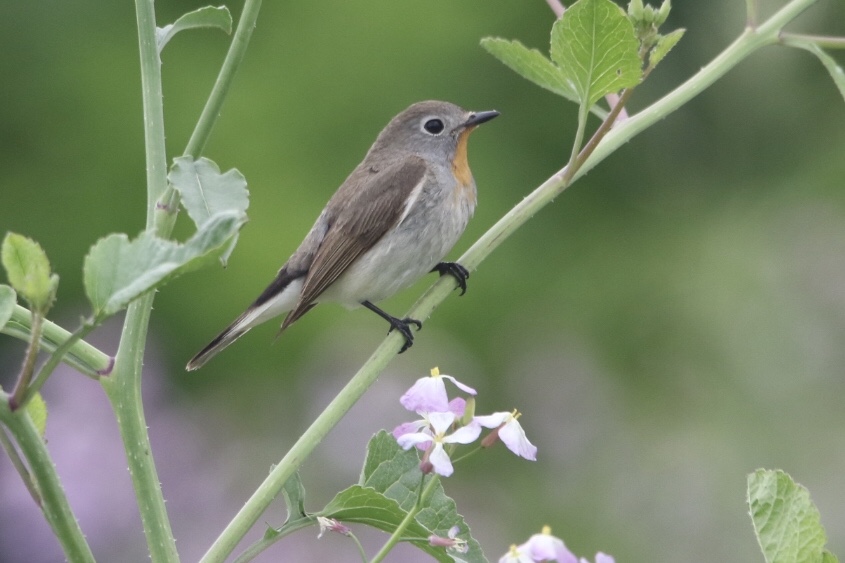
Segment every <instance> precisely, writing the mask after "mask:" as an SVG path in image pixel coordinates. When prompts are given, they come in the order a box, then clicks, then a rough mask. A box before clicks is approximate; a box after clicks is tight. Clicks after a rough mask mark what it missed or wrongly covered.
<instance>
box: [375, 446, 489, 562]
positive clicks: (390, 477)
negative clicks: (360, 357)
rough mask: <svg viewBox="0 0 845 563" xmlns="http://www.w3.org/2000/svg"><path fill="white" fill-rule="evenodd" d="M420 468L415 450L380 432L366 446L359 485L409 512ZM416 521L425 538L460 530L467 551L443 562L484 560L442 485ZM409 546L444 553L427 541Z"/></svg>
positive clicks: (414, 495)
mask: <svg viewBox="0 0 845 563" xmlns="http://www.w3.org/2000/svg"><path fill="white" fill-rule="evenodd" d="M419 465H420V459H419V457H418V455H417V454H416V450H410V451H404V450H402V448H400V447H399V445H398V444H397V443H396V439H395V438H394V437H393V436H391V435H390V434H389V433H387V432H385V431H381V432H379V433H378V434H376V435H375V436H373V438H372V439H371V440H370V443H369V444H368V446H367V459H366V460H365V462H364V467H363V469H362V471H361V478H360V481H359V483H360V485H361V486H363V487H372V488H373V489H375V490H376V491H377V492H379V493H381V494H383V495H384V496H385V497H387V498H389V499H393V500H395V501H396V502H398V503H399V507H400V508H401V509H402V510H403V511H408V510H410V509H411V508H412V507H413V506H414V503H416V501H417V490H418V488H419V484H420V477H421V473H420V469H419ZM417 522H418V523H419V524H421V525H422V526H424V527H425V528H426V529H427V530H429V534H428V535H430V534H434V535H437V536H441V537H446V536H447V535H448V533H449V529H450V528H451V527H452V526H457V527H458V528H459V530H460V532H459V534H458V537H460V538H463V539H466V540H467V542H468V547H469V551H467V553H462V554H456V553H453V552H451V551H449V552H447V553H446V555H447V556H448V557H449V558H448V559H445V561H450V560H452V561H478V562H483V561H487V560H486V559H485V558H484V554H483V553H482V551H481V546H480V545H479V544H478V542H477V541H476V540H475V539H474V538H472V537H471V536H470V535H469V533H470V530H469V526H467V523H466V521H465V520H464V518H463V516H461V515H459V514H458V511H457V507H456V505H455V501H454V500H452V499H451V498H449V497H448V496H446V493H445V491H444V490H443V485H442V484H440V483H438V484H437V486H436V488H435V490H434V492H433V494H432V495H431V497H430V498H429V500H428V503H427V504H426V505H425V506H424V507H423V509H422V510H421V511H420V512H419V514H417ZM423 537H427V536H423ZM412 543H414V545H416V546H417V547H419V548H420V549H423V550H425V551H427V552H428V553H435V552H436V553H440V554H442V553H443V548H432V546H430V545H428V542H426V541H423V542H412ZM432 549H434V551H431V550H432Z"/></svg>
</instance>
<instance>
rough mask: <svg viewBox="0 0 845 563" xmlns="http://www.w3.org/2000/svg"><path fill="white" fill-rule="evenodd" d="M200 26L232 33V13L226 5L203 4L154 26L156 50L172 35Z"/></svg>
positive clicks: (162, 47) (162, 46)
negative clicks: (203, 5) (166, 22)
mask: <svg viewBox="0 0 845 563" xmlns="http://www.w3.org/2000/svg"><path fill="white" fill-rule="evenodd" d="M201 27H216V28H218V29H222V30H223V31H225V32H226V34H227V35H231V34H232V14H230V13H229V9H228V8H227V7H226V6H218V7H216V8H215V7H214V6H205V7H204V8H199V9H198V10H194V11H193V12H188V13H187V14H184V15H183V16H181V17H180V18H179V19H177V20H176V21H175V22H173V23H171V24H167V25H165V26H164V27H157V28H156V45H157V46H158V52H159V53H161V50H162V49H164V46H165V45H167V42H168V41H170V40H171V39H172V38H173V36H174V35H176V34H177V33H179V32H180V31H184V30H186V29H197V28H201Z"/></svg>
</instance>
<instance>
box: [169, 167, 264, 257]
mask: <svg viewBox="0 0 845 563" xmlns="http://www.w3.org/2000/svg"><path fill="white" fill-rule="evenodd" d="M167 179H168V181H169V182H170V184H171V185H172V186H173V187H174V188H175V189H176V191H178V192H179V195H180V196H181V197H182V205H183V206H184V207H185V209H186V210H187V211H188V215H189V216H190V217H191V219H192V220H193V222H194V224H195V225H196V226H197V229H201V228H202V226H203V225H204V224H205V223H206V221H208V220H209V219H210V218H211V217H212V216H213V215H215V214H217V213H220V212H223V211H236V212H239V213H244V214H245V213H246V210H247V208H248V207H249V192H248V191H247V189H246V178H244V177H243V175H242V174H241V173H240V172H239V171H238V170H236V169H234V168H233V169H231V170H229V171H227V172H226V173H225V174H221V173H220V168H219V167H218V166H217V164H216V163H214V162H213V161H212V160H209V159H207V158H200V159H199V160H194V159H193V158H191V157H190V156H180V157H178V158H175V159H174V160H173V166H171V167H170V173H169V174H168V175H167ZM236 242H237V238H235V239H233V241H232V243H231V245H230V247H229V248H228V249H227V250H226V252H224V253H223V255H222V256H221V260H220V261H221V262H222V263H223V265H224V266H225V265H226V260H227V259H228V257H229V255H230V254H231V253H232V250H233V249H234V246H235V243H236Z"/></svg>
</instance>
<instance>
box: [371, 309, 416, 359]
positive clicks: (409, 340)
mask: <svg viewBox="0 0 845 563" xmlns="http://www.w3.org/2000/svg"><path fill="white" fill-rule="evenodd" d="M361 305H363V306H364V307H366V308H367V309H369V310H370V311H372V312H374V313H375V314H377V315H378V316H380V317H381V318H383V319H384V320H386V321H387V322H388V323H390V330H388V331H387V333H388V334H390V333H391V332H393V330H394V329H395V330H398V331H399V334H401V335H402V336H404V337H405V344H404V345H403V346H402V349H400V350H399V353H400V354H401V353H402V352H404V351H405V350H407V349H408V348H410V347H411V346H412V345H413V344H414V333H412V332H411V325H417V330H420V329H422V323H421V322H420V321H418V320H417V319H412V318H410V317H405V318H404V319H398V318H396V317H394V316H393V315H390V314H388V313H386V312H384V311H382V310H381V309H379V308H378V307H376V306H375V305H373V304H372V303H370V302H369V301H363V302H362V303H361Z"/></svg>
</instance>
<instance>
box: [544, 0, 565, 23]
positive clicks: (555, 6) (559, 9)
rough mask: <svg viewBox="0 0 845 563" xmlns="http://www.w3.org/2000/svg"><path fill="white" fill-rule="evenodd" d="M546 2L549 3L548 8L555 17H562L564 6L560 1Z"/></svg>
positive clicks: (550, 0) (549, 0)
mask: <svg viewBox="0 0 845 563" xmlns="http://www.w3.org/2000/svg"><path fill="white" fill-rule="evenodd" d="M546 4H548V5H549V8H551V9H552V12H554V13H555V16H557V19H560V18H562V17H563V13H564V12H566V7H564V5H563V4H561V3H560V0H546Z"/></svg>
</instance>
